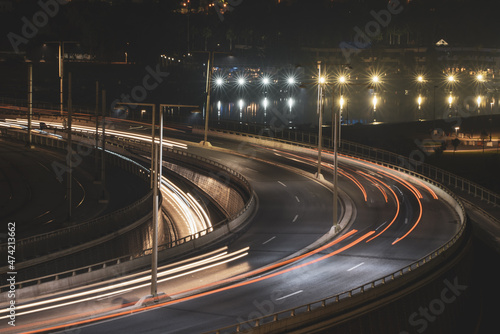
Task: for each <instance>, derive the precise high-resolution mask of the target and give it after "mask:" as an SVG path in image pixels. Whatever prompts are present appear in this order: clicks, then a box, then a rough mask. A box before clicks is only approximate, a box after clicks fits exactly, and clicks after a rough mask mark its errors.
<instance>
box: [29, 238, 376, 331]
mask: <svg viewBox="0 0 500 334" xmlns="http://www.w3.org/2000/svg"><path fill="white" fill-rule="evenodd" d="M357 232H358V231H357V230H351V231H349V232H348V233H346V234H344V235H343V236H341V237H340V238H339V239H336V240H334V241H332V242H330V243H328V244H327V245H324V246H322V247H320V248H318V249H316V250H313V251H311V252H309V253H306V254H304V255H301V256H297V257H295V258H293V259H290V260H287V261H283V262H280V263H277V264H275V265H271V266H268V267H265V268H262V269H258V270H255V271H252V272H248V273H245V274H242V275H238V276H235V277H233V278H230V279H226V280H222V281H219V282H216V284H217V285H219V284H221V283H227V282H231V281H236V280H241V279H242V278H245V277H248V276H250V275H255V273H257V272H263V271H269V270H271V269H274V268H277V267H280V266H284V265H286V264H289V263H292V262H295V261H298V260H301V259H304V258H306V257H309V256H311V255H313V254H316V253H318V252H320V251H321V250H324V249H326V248H329V247H331V246H333V245H335V244H337V243H339V242H341V241H342V240H345V239H347V238H348V237H350V236H352V235H353V234H355V233H357ZM373 233H375V231H370V232H367V233H365V234H364V235H362V236H361V237H359V238H358V239H356V240H354V241H352V242H351V243H349V244H347V245H346V246H343V247H341V248H339V249H337V250H335V251H333V252H332V253H329V254H326V255H323V256H321V257H319V258H316V259H314V260H311V261H308V262H306V263H303V264H299V265H296V266H293V267H290V268H287V269H283V270H280V271H277V272H273V273H270V274H268V275H263V276H259V277H256V278H251V279H249V280H247V281H243V282H240V283H236V284H233V285H228V286H223V287H220V288H216V289H213V290H209V291H205V292H202V293H199V294H195V295H191V296H187V297H182V298H179V299H176V300H171V301H166V302H163V303H158V304H156V305H151V306H145V307H142V308H138V309H134V310H127V311H123V312H118V313H115V314H109V315H104V316H99V317H95V318H92V319H86V320H81V321H77V322H74V323H66V324H64V325H58V326H54V327H50V328H43V329H40V330H34V331H29V332H26V334H29V333H39V332H45V331H48V330H52V331H53V330H57V329H62V328H66V327H68V326H80V325H85V324H89V323H92V322H96V321H102V320H107V319H112V318H116V317H120V316H125V315H130V314H133V313H137V312H143V311H147V310H151V309H155V308H159V307H164V306H167V305H172V304H177V303H181V302H184V301H188V300H192V299H196V298H201V297H205V296H209V295H213V294H216V293H219V292H223V291H228V290H231V289H235V288H238V287H242V286H246V285H250V284H253V283H257V282H261V281H264V280H267V279H270V278H273V277H276V276H279V275H282V274H285V273H288V272H291V271H293V270H297V269H300V268H303V267H306V266H308V265H310V264H314V263H317V262H320V261H323V260H325V259H327V258H330V257H332V256H335V255H337V254H339V253H342V252H344V251H345V250H347V249H349V248H351V247H353V246H355V245H356V244H358V243H360V242H361V241H363V240H365V239H366V238H368V237H369V236H371V235H372V234H373ZM205 287H206V286H205ZM201 288H204V287H198V289H201ZM188 291H189V290H188ZM185 292H186V291H181V292H178V293H175V295H181V294H183V293H185Z"/></svg>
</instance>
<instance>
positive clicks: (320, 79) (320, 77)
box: [316, 61, 326, 180]
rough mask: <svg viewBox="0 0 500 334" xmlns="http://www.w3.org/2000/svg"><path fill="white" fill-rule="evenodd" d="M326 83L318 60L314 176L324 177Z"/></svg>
mask: <svg viewBox="0 0 500 334" xmlns="http://www.w3.org/2000/svg"><path fill="white" fill-rule="evenodd" d="M325 83H326V79H325V77H324V76H323V74H322V72H321V61H318V106H317V112H318V171H317V172H316V178H318V179H321V180H322V179H324V177H323V175H322V174H321V150H322V145H323V143H322V142H323V131H322V130H323V128H322V127H323V98H324V92H323V89H324V87H323V86H324V85H325Z"/></svg>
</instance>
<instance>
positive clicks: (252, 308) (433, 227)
mask: <svg viewBox="0 0 500 334" xmlns="http://www.w3.org/2000/svg"><path fill="white" fill-rule="evenodd" d="M211 143H212V145H214V146H215V147H216V148H215V149H212V150H207V149H204V148H201V147H199V146H198V145H191V144H189V147H188V149H189V150H190V151H192V152H193V153H195V154H198V155H202V156H206V157H209V158H210V159H213V160H216V161H218V162H220V163H224V164H226V165H227V166H229V167H230V168H232V169H234V170H236V171H238V172H239V173H241V174H242V175H243V176H245V177H246V178H247V179H248V180H249V182H250V183H251V185H252V187H253V188H254V191H255V194H256V196H257V198H258V203H259V205H258V209H257V211H256V213H255V216H254V217H253V220H252V223H251V225H250V227H249V228H248V230H246V231H245V233H244V234H242V235H241V236H240V237H239V238H238V239H237V240H235V241H234V242H233V243H232V244H231V246H230V247H229V249H228V250H227V252H228V253H229V254H236V255H235V256H234V257H233V258H231V261H229V260H228V261H221V262H220V263H218V264H217V265H215V264H214V265H213V266H212V265H207V266H205V267H201V266H200V267H197V268H199V270H192V269H190V268H182V269H179V270H183V272H184V273H185V274H183V275H172V276H170V278H169V279H168V280H165V281H164V282H162V283H160V285H159V286H158V291H162V292H165V293H166V295H164V296H163V297H162V298H160V301H159V302H157V303H151V302H149V303H148V302H147V301H146V303H145V304H143V305H145V306H142V305H141V304H140V303H137V301H138V300H139V299H140V298H141V297H142V296H145V295H147V294H148V289H149V287H148V286H142V287H138V288H137V289H134V290H132V289H130V290H128V291H125V292H123V291H120V290H115V291H118V292H116V293H115V294H112V293H111V294H110V295H108V296H104V297H103V296H99V298H96V299H92V300H86V301H85V302H82V303H74V304H72V305H73V306H71V307H70V306H68V307H65V308H64V309H63V310H61V309H47V310H45V311H40V312H36V313H30V314H28V315H26V316H24V319H23V316H22V315H20V316H19V325H20V326H19V327H18V329H23V328H24V329H25V330H28V329H33V330H34V331H33V332H37V331H38V330H37V329H35V328H40V329H41V328H45V329H44V330H46V331H51V332H54V331H57V330H60V331H63V330H65V329H66V328H68V327H69V328H75V327H78V332H81V333H110V332H134V333H199V332H206V331H210V330H214V329H217V328H220V327H224V326H227V325H232V324H234V323H239V322H243V321H246V320H249V319H254V318H257V317H260V316H262V315H266V314H271V313H274V312H277V311H279V310H284V309H288V308H291V307H296V306H299V305H302V304H305V303H308V302H312V301H315V300H319V299H322V298H324V297H326V296H328V295H333V294H336V293H339V292H342V291H345V290H349V289H351V288H354V287H356V286H359V285H361V284H363V283H366V282H370V281H372V280H374V279H376V278H378V277H381V276H384V275H385V274H387V273H392V272H395V271H397V270H398V269H400V268H402V267H404V266H406V265H408V264H409V263H411V262H414V261H415V260H418V259H420V258H421V257H423V256H425V255H427V254H428V253H430V252H432V251H433V250H435V249H437V248H439V247H440V246H441V245H443V244H444V243H446V242H447V241H448V240H449V239H451V237H452V236H453V235H455V234H456V232H457V231H458V229H459V217H458V215H457V214H456V213H455V211H454V210H453V209H452V208H451V207H450V206H449V205H448V204H446V203H445V202H444V201H443V200H441V199H440V198H439V196H437V194H436V193H435V192H434V190H433V188H432V187H430V186H429V185H427V184H425V183H423V182H422V181H420V180H418V179H416V178H415V179H413V178H411V177H410V178H406V177H405V178H402V177H401V175H400V174H399V173H397V172H394V171H391V170H389V169H386V168H383V167H380V166H376V165H373V164H370V163H367V162H364V161H360V160H356V159H352V158H347V157H343V158H342V159H341V161H340V162H341V164H340V169H339V187H340V189H342V196H341V207H342V208H343V210H341V211H342V212H343V213H344V214H346V213H349V214H348V215H344V217H345V223H346V225H345V228H344V229H343V231H342V233H341V234H339V235H338V236H336V237H335V238H327V237H325V236H329V234H328V233H329V231H330V230H331V227H332V223H333V219H332V193H331V190H330V189H328V188H327V187H326V186H325V185H324V184H322V183H320V182H317V181H315V180H314V179H313V178H312V173H314V172H315V170H316V166H315V164H316V158H315V153H314V152H313V151H310V152H305V153H292V152H287V151H282V150H279V151H278V150H274V149H269V148H265V147H259V146H254V145H249V144H242V143H238V142H231V141H227V140H224V141H220V140H212V141H211ZM331 159H332V158H331V156H330V155H328V154H325V160H324V161H327V162H326V163H324V165H323V174H324V176H325V179H327V180H331V179H332V178H333V177H332V174H331V171H332V168H331V165H330V164H329V163H328V161H331ZM304 173H307V174H304ZM308 175H310V176H308ZM318 240H321V242H318ZM315 242H317V244H316V245H315V247H309V248H307V247H308V246H310V245H312V244H314V243H315ZM304 249H307V250H306V251H303V252H299V251H300V250H304ZM298 252H299V253H298ZM193 261H195V260H193ZM179 266H182V264H179ZM169 275H170V274H169ZM99 288H100V289H102V291H106V289H107V288H110V289H111V288H114V287H112V283H104V284H102V285H100V287H99ZM55 297H59V296H51V297H50V298H55ZM47 298H49V297H47ZM104 311H106V312H107V313H106V314H107V315H103V314H104V313H105V312H104ZM19 312H21V310H20V311H19ZM111 314H113V315H111ZM57 323H59V325H55V324H57ZM62 323H64V325H61V324H62ZM54 325H55V326H54ZM49 328H50V329H49ZM1 331H2V332H3V331H4V328H2V330H1ZM41 331H43V330H41Z"/></svg>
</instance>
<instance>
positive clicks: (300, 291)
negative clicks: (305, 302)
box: [275, 290, 304, 300]
mask: <svg viewBox="0 0 500 334" xmlns="http://www.w3.org/2000/svg"><path fill="white" fill-rule="evenodd" d="M302 292H304V290H299V291H296V292H294V293H291V294H289V295H286V296H283V297H280V298H276V299H275V300H283V299H285V298H288V297H291V296H295V295H298V294H299V293H302Z"/></svg>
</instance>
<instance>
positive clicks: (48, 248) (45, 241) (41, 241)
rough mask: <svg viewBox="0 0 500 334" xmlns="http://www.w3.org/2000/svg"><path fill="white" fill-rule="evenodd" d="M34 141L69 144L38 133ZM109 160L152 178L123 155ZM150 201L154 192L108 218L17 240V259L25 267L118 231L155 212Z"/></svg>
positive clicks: (14, 134) (19, 135) (13, 134)
mask: <svg viewBox="0 0 500 334" xmlns="http://www.w3.org/2000/svg"><path fill="white" fill-rule="evenodd" d="M0 135H2V136H6V137H10V138H15V139H19V140H26V139H27V134H26V133H25V132H21V131H18V130H9V129H1V130H0ZM32 142H33V143H35V144H38V145H45V146H49V147H55V148H63V147H64V146H65V142H63V141H61V140H60V139H57V138H50V137H46V136H40V135H37V134H32ZM106 160H108V161H109V162H113V161H114V162H115V164H116V165H120V166H121V167H124V169H125V170H127V171H129V172H133V173H135V174H136V175H138V176H140V177H141V178H144V179H147V178H148V177H149V171H148V170H147V169H146V168H144V167H142V166H141V165H140V164H137V163H136V162H134V161H132V160H129V159H128V160H125V159H121V157H120V156H118V155H116V154H114V153H111V152H108V154H107V157H106ZM129 165H130V166H129ZM150 199H151V201H152V193H151V192H148V193H147V194H146V195H145V196H143V197H142V198H140V199H139V200H137V201H136V202H134V203H132V204H130V205H128V206H126V207H124V208H121V209H118V210H116V211H114V212H111V213H109V214H106V215H104V216H101V217H98V218H95V219H91V220H87V221H85V222H82V223H79V224H76V225H72V226H67V227H64V228H61V229H57V230H55V231H51V232H47V233H42V234H38V235H34V236H30V237H26V238H23V239H18V240H16V260H17V261H18V262H19V264H22V261H27V260H31V259H36V258H38V257H40V256H43V255H46V254H50V253H53V252H55V251H61V250H64V249H68V248H71V247H73V246H74V245H75V242H77V243H78V240H94V239H97V238H99V237H101V236H103V235H106V234H109V233H113V232H116V231H118V230H119V229H121V228H123V227H124V226H126V225H127V224H129V223H130V222H132V221H137V220H139V219H141V218H143V217H144V216H146V215H148V214H149V213H150V211H151V210H150V209H151V208H150V205H149V200H150ZM0 251H2V252H3V251H5V252H6V251H7V244H5V243H4V244H1V245H0Z"/></svg>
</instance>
